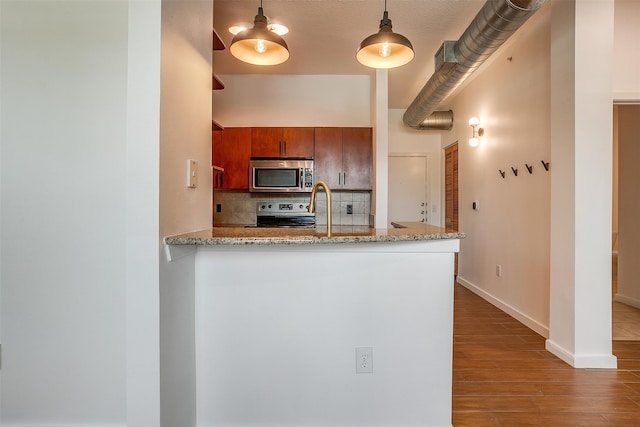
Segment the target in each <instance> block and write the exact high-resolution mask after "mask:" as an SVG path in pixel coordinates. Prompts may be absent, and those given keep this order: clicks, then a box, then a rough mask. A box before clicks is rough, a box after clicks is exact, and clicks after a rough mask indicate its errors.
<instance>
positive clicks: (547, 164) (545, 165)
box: [498, 160, 549, 179]
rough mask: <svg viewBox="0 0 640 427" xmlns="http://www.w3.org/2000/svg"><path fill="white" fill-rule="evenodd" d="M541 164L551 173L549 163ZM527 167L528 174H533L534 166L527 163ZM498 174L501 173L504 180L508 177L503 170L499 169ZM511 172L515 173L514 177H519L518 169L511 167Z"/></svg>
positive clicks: (541, 161) (543, 162) (542, 161)
mask: <svg viewBox="0 0 640 427" xmlns="http://www.w3.org/2000/svg"><path fill="white" fill-rule="evenodd" d="M540 163H542V166H543V167H544V170H545V171H549V162H545V161H544V160H540ZM524 165H525V167H526V168H527V172H529V174H532V173H533V164H531V165H530V164H528V163H525V164H524ZM498 172H500V176H501V177H502V178H503V179H504V178H505V177H506V175H507V172H506V171H503V170H502V169H498ZM511 172H513V175H514V176H518V169H517V168H514V167H513V166H511Z"/></svg>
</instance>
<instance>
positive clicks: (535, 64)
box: [442, 7, 553, 335]
mask: <svg viewBox="0 0 640 427" xmlns="http://www.w3.org/2000/svg"><path fill="white" fill-rule="evenodd" d="M549 16H550V13H549V8H548V7H545V8H543V9H542V10H540V11H539V12H537V14H536V15H535V16H533V17H532V18H531V19H530V20H529V21H528V22H527V23H526V24H525V25H524V26H523V27H522V28H521V29H520V30H519V31H518V33H517V34H516V35H515V36H514V39H515V41H513V42H511V43H510V44H508V45H505V46H503V47H502V48H501V49H500V50H498V51H497V52H496V53H495V54H494V55H493V56H492V58H491V60H490V61H489V62H488V63H486V64H485V65H484V66H483V67H482V68H481V69H480V70H479V71H478V72H476V75H475V76H474V79H473V81H471V82H470V83H468V84H467V86H466V87H465V89H464V90H463V91H462V92H461V93H460V94H459V95H458V96H456V97H455V98H454V99H453V100H452V102H451V107H452V109H453V111H454V113H455V115H454V127H453V129H452V130H451V132H446V133H443V134H442V146H443V147H445V146H447V145H449V144H452V143H454V142H456V141H459V151H458V153H459V154H458V155H459V203H460V208H459V224H460V226H459V228H460V230H461V231H463V232H464V233H466V236H467V237H466V238H465V239H463V240H462V241H461V250H460V255H459V276H458V277H459V281H460V282H461V283H463V284H464V285H466V286H468V287H471V288H472V289H474V290H475V291H476V292H478V293H479V294H481V295H483V296H485V297H486V298H488V299H489V300H490V301H492V302H493V303H494V304H496V305H498V306H499V307H501V308H503V309H504V310H506V311H507V312H509V313H510V314H512V315H513V316H515V317H517V318H518V319H520V320H521V321H524V322H525V323H526V324H527V325H528V326H530V327H532V328H533V329H535V330H536V331H538V332H539V333H541V334H543V335H546V334H547V328H548V321H549V227H550V222H549V221H550V217H549V210H550V201H549V200H550V199H549V185H550V178H549V176H550V174H549V172H546V171H545V170H544V168H543V166H542V163H541V161H542V160H544V161H545V162H548V161H550V158H549V156H550V154H549V152H550V144H549V132H550V130H549V118H548V108H549V43H550V41H549ZM508 58H511V60H509V59H508ZM472 116H476V117H478V118H479V119H480V127H483V128H484V129H485V134H484V137H483V138H482V142H481V145H480V146H479V147H477V148H472V147H470V146H469V144H468V139H469V137H470V135H471V127H469V125H468V120H469V118H470V117H472ZM525 164H528V165H530V166H533V173H532V174H529V173H528V171H527V169H526V166H525ZM512 167H513V168H514V169H517V170H518V176H517V177H516V176H515V175H514V174H513V172H512V170H511V168H512ZM551 167H553V165H552V166H551ZM499 170H502V171H505V172H506V175H505V178H504V179H503V178H502V177H501V175H500V173H499ZM473 201H478V204H479V210H478V211H474V210H472V207H471V206H472V202H473ZM497 264H499V265H501V266H502V276H501V277H498V276H497V275H496V265H497Z"/></svg>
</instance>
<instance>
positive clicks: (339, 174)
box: [338, 172, 342, 185]
mask: <svg viewBox="0 0 640 427" xmlns="http://www.w3.org/2000/svg"><path fill="white" fill-rule="evenodd" d="M341 179H342V174H341V173H340V172H338V185H340V184H342V181H341Z"/></svg>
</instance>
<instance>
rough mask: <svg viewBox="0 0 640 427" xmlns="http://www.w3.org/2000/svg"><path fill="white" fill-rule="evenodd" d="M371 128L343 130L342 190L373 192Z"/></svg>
mask: <svg viewBox="0 0 640 427" xmlns="http://www.w3.org/2000/svg"><path fill="white" fill-rule="evenodd" d="M372 151H373V150H372V141H371V128H343V129H342V156H343V157H342V165H343V166H342V167H343V171H344V175H343V176H342V179H343V181H342V188H343V189H348V190H371V187H372V185H371V166H372V161H373V159H372V158H373V156H372Z"/></svg>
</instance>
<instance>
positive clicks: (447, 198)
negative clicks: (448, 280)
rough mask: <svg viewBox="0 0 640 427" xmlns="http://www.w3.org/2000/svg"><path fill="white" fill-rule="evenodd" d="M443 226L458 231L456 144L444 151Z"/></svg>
mask: <svg viewBox="0 0 640 427" xmlns="http://www.w3.org/2000/svg"><path fill="white" fill-rule="evenodd" d="M444 226H445V227H446V228H448V229H450V230H454V231H458V143H457V142H456V143H455V144H453V145H450V146H449V147H447V148H445V150H444ZM453 268H454V272H453V274H454V276H455V277H457V276H458V253H456V254H455V261H454V267H453Z"/></svg>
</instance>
